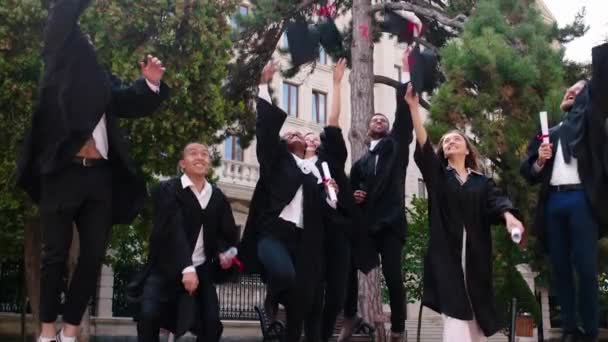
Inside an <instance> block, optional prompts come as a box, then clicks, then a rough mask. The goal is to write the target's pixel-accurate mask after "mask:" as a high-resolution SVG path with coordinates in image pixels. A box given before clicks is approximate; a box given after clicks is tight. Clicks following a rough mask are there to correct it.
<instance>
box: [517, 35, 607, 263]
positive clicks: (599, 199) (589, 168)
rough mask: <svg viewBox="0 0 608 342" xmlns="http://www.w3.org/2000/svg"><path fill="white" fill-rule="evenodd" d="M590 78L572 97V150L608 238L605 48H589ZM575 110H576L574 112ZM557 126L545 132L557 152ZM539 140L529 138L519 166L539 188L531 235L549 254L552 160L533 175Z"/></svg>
mask: <svg viewBox="0 0 608 342" xmlns="http://www.w3.org/2000/svg"><path fill="white" fill-rule="evenodd" d="M592 68H593V77H592V79H591V81H589V83H588V84H587V86H586V87H585V88H584V89H583V90H581V92H580V93H579V95H578V96H577V97H576V101H575V103H574V107H573V110H583V111H584V114H583V127H584V133H583V135H582V137H581V139H580V141H579V142H578V143H577V144H576V146H575V148H574V153H575V154H576V158H577V162H578V172H579V176H580V179H581V182H582V184H583V187H584V189H585V194H586V195H587V199H588V200H589V203H590V205H591V208H592V211H593V214H594V217H595V219H596V221H597V223H598V225H599V237H600V238H601V237H603V236H606V235H607V234H608V210H606V208H608V147H607V146H608V96H606V94H608V44H603V45H600V46H597V47H595V48H593V51H592ZM577 107H578V108H577ZM559 129H560V126H555V127H552V128H551V129H550V130H549V140H550V142H551V143H552V144H553V149H554V153H555V151H556V150H557V143H558V140H559V136H560V132H559ZM541 142H542V140H541V139H540V138H538V137H534V138H532V140H530V143H529V144H528V149H527V151H526V157H525V159H524V160H523V161H522V163H521V167H520V174H521V175H522V177H524V178H525V179H526V180H527V181H528V183H529V184H532V185H535V184H540V193H539V199H538V205H537V207H536V214H535V217H534V225H533V227H532V231H533V233H534V236H536V238H537V239H538V240H539V241H540V243H539V244H537V246H538V247H539V248H540V250H541V251H542V252H547V251H549V248H548V242H547V239H546V237H545V235H546V230H547V227H546V221H545V202H546V200H547V197H548V194H549V185H550V181H551V175H552V173H553V162H554V159H555V158H551V159H549V160H548V161H547V163H546V164H545V166H544V167H543V169H542V170H541V172H540V173H535V172H534V171H533V165H534V163H535V162H536V160H537V159H538V148H539V147H540V144H541Z"/></svg>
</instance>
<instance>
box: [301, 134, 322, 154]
mask: <svg viewBox="0 0 608 342" xmlns="http://www.w3.org/2000/svg"><path fill="white" fill-rule="evenodd" d="M304 141H305V142H306V152H311V151H312V152H316V151H317V149H318V148H319V146H321V139H320V138H319V136H318V135H317V134H315V133H314V132H308V133H306V135H305V136H304Z"/></svg>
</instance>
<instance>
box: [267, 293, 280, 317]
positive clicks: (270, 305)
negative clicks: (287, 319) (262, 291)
mask: <svg viewBox="0 0 608 342" xmlns="http://www.w3.org/2000/svg"><path fill="white" fill-rule="evenodd" d="M278 311H279V303H278V302H277V301H275V300H274V299H273V298H272V296H271V295H270V293H269V292H266V298H265V299H264V312H266V318H267V319H268V323H269V324H270V323H272V322H274V321H276V320H277V312H278Z"/></svg>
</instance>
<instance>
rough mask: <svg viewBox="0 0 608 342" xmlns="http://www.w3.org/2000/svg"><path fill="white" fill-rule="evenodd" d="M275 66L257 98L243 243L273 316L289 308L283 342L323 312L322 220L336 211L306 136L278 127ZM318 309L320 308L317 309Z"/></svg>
mask: <svg viewBox="0 0 608 342" xmlns="http://www.w3.org/2000/svg"><path fill="white" fill-rule="evenodd" d="M274 72H275V68H274V66H273V65H269V66H267V67H266V68H265V69H264V71H263V72H262V79H261V84H260V96H259V98H258V102H257V118H256V140H257V147H256V153H257V158H258V161H259V163H260V179H259V180H258V183H257V185H256V188H255V190H254V193H253V198H252V200H251V207H250V209H249V216H248V218H247V224H246V226H245V231H244V233H243V242H242V245H241V256H242V261H243V263H244V264H245V271H246V272H247V273H262V275H263V277H264V279H265V281H266V283H267V285H268V288H267V298H266V301H265V309H266V312H267V314H268V316H269V317H270V319H271V320H273V319H274V318H275V317H276V308H277V303H281V304H283V305H284V306H285V308H286V314H287V331H286V336H285V341H289V342H292V341H299V339H300V336H301V333H302V325H303V322H304V320H305V319H306V318H307V317H308V316H310V315H315V314H319V313H318V312H316V311H315V305H313V304H314V303H315V300H314V299H315V298H316V296H317V294H318V293H319V291H320V287H321V285H322V281H323V277H324V272H323V269H324V266H325V265H324V259H325V258H324V255H323V254H322V253H317V250H318V249H319V247H320V246H323V243H324V238H325V236H324V230H325V227H324V220H325V216H326V215H327V213H328V212H329V211H330V210H334V209H333V208H332V206H331V203H330V201H328V199H327V194H326V190H325V185H324V182H323V179H322V177H321V173H320V171H319V169H318V168H317V167H316V165H315V164H314V163H313V162H310V161H306V160H304V152H305V147H306V146H305V141H304V135H303V134H302V133H300V132H296V131H288V132H285V133H284V134H283V135H282V136H281V137H280V136H279V132H280V131H281V128H282V126H283V124H284V122H285V120H286V119H287V114H286V113H285V112H284V111H282V110H281V109H280V108H278V107H276V106H274V105H272V103H271V99H270V95H269V94H268V83H269V82H270V80H271V79H272V77H273V74H274ZM317 310H318V309H317Z"/></svg>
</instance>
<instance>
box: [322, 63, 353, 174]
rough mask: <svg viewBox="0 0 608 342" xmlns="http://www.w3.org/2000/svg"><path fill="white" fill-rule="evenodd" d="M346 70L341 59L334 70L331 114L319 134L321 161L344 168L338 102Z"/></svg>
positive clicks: (343, 144)
mask: <svg viewBox="0 0 608 342" xmlns="http://www.w3.org/2000/svg"><path fill="white" fill-rule="evenodd" d="M345 69H346V59H344V58H341V59H340V60H339V61H338V63H337V64H336V67H335V69H334V91H333V96H332V104H331V113H330V114H329V118H328V120H327V126H326V127H325V129H324V131H323V134H321V148H320V151H319V157H320V158H321V159H327V158H330V159H331V160H333V161H334V162H335V163H337V164H338V166H339V167H341V168H344V164H345V163H346V158H347V157H348V151H347V149H346V142H345V141H344V137H343V136H342V130H341V129H340V101H341V94H340V93H341V85H342V77H343V76H344V70H345Z"/></svg>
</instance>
